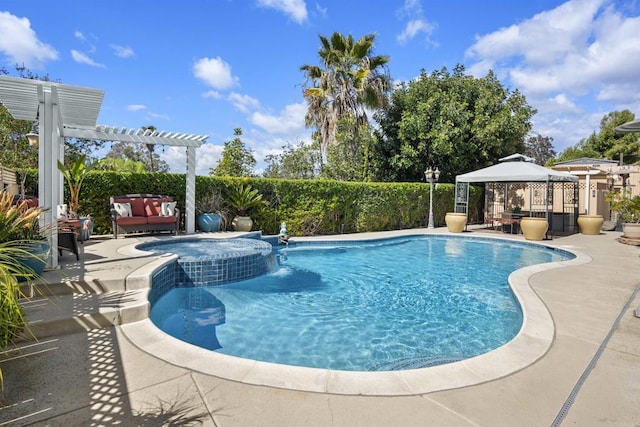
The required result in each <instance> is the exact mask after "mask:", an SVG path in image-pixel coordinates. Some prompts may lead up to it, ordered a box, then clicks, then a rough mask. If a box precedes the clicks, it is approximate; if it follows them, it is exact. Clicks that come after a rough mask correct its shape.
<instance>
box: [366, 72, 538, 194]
mask: <svg viewBox="0 0 640 427" xmlns="http://www.w3.org/2000/svg"><path fill="white" fill-rule="evenodd" d="M535 112H536V111H535V109H533V108H532V107H531V106H529V105H528V104H527V102H526V99H525V97H524V95H522V94H521V93H520V92H519V91H518V90H515V91H513V92H510V91H509V90H507V89H505V88H504V87H503V86H502V84H501V83H500V81H499V80H498V79H497V78H496V76H495V75H494V74H493V72H489V73H488V74H487V75H486V76H485V77H483V78H475V77H473V76H470V75H465V69H464V66H462V65H457V66H456V67H455V68H454V70H453V73H449V71H448V70H447V69H446V67H444V68H442V69H441V70H440V71H434V72H433V73H432V74H431V75H428V74H427V73H426V72H425V71H422V72H421V74H420V76H419V77H418V78H417V79H415V80H412V81H411V82H409V83H402V84H401V85H400V87H398V88H397V89H396V90H395V91H394V92H393V94H392V96H391V102H390V105H389V107H388V108H386V109H384V110H383V111H382V112H380V113H378V114H377V115H376V118H377V120H378V122H379V123H380V129H379V131H378V132H377V140H378V141H377V143H376V151H375V153H374V154H373V156H372V162H373V163H375V165H374V166H375V168H374V169H375V171H376V174H377V176H376V179H378V180H381V181H420V180H422V179H424V170H425V169H426V168H427V167H438V168H440V171H441V181H444V182H451V181H453V179H454V178H455V176H456V175H458V174H462V173H465V172H470V171H473V170H476V169H480V168H483V167H486V166H490V165H492V164H494V163H496V162H497V161H498V159H499V158H501V157H504V156H507V155H510V154H513V153H516V152H520V153H522V152H523V151H524V138H525V136H526V135H527V134H528V133H529V131H530V130H531V121H530V120H531V117H532V116H533V115H534V114H535Z"/></svg>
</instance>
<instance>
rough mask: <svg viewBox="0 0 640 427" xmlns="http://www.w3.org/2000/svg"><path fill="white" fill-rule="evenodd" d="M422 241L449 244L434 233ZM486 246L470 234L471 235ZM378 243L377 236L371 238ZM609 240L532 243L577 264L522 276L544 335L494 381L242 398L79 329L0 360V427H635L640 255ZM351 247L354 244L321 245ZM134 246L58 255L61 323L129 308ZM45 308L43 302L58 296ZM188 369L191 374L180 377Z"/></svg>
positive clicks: (125, 341)
mask: <svg viewBox="0 0 640 427" xmlns="http://www.w3.org/2000/svg"><path fill="white" fill-rule="evenodd" d="M425 232H428V230H425V229H420V230H405V231H403V232H393V233H390V234H392V235H398V234H415V233H425ZM433 232H434V233H444V234H447V231H446V228H438V229H435V230H433ZM492 234H493V233H491V232H485V231H484V230H481V229H475V230H474V232H473V233H469V235H470V236H475V235H483V236H484V235H487V236H489V235H492ZM384 235H388V234H387V233H375V234H372V235H371V236H375V237H380V236H384ZM493 235H495V234H493ZM619 235H620V234H619V233H616V232H607V233H602V234H600V235H598V236H584V235H579V234H578V235H573V236H568V237H562V238H555V239H554V240H551V241H545V242H544V243H545V244H548V245H549V246H554V247H560V248H566V249H570V250H576V251H578V252H580V253H582V254H584V255H586V257H587V262H586V263H585V264H575V265H569V266H566V267H562V268H556V269H547V270H541V271H536V272H534V273H533V274H532V275H528V276H527V279H526V280H527V282H528V284H529V285H530V287H531V289H532V291H533V293H535V294H537V296H538V297H539V298H540V300H541V301H542V303H543V304H544V306H546V309H548V312H549V313H550V317H551V319H552V321H553V325H554V326H555V329H554V332H553V334H552V337H551V342H550V346H548V349H547V350H545V351H544V352H543V353H542V355H541V357H540V358H538V359H537V360H536V361H535V362H534V363H532V364H529V365H527V366H523V367H521V368H519V369H518V370H516V372H513V373H510V374H507V375H506V376H502V377H501V378H499V379H495V380H484V381H480V382H479V383H478V384H476V385H471V386H465V387H461V388H453V389H449V390H445V391H431V392H424V393H420V394H413V395H405V396H359V395H340V394H335V393H317V392H308V391H294V390H290V389H287V388H286V385H287V384H295V383H296V382H297V381H298V379H297V378H296V375H295V373H293V375H291V378H286V374H285V375H283V374H282V373H278V374H277V375H279V376H280V377H281V378H280V380H281V381H282V384H283V386H282V388H276V387H266V386H261V385H250V384H246V383H243V382H240V381H234V380H228V379H223V378H220V376H216V375H209V374H207V373H206V372H207V371H208V370H209V367H208V366H206V364H203V362H202V360H193V361H192V360H187V359H188V358H189V354H190V353H189V352H188V351H185V352H183V353H178V354H176V353H175V352H174V353H173V354H174V357H175V361H174V363H169V362H166V361H165V360H162V359H160V358H158V357H156V356H153V355H151V354H150V353H149V352H148V351H144V350H142V348H141V347H144V345H142V346H141V345H140V341H139V339H134V340H132V339H131V337H132V333H131V330H132V329H136V328H139V327H140V325H142V324H143V323H144V322H146V321H145V320H142V321H138V322H132V323H128V324H125V325H123V326H116V327H108V328H94V329H90V328H92V326H95V323H100V322H99V320H96V318H95V317H92V318H83V317H82V316H77V318H76V323H77V324H78V325H77V326H78V328H77V329H79V330H83V329H90V330H88V331H81V332H74V330H75V329H73V328H72V329H70V330H69V329H65V328H62V327H61V329H60V332H61V334H59V335H53V336H50V337H46V338H41V339H40V340H39V342H31V343H27V342H22V343H19V344H18V345H17V346H16V348H15V349H12V350H10V351H8V352H6V353H5V354H4V355H3V356H2V357H0V368H1V369H2V371H3V375H4V382H5V388H4V401H3V402H2V405H1V406H2V408H1V409H0V426H1V425H5V424H11V425H111V424H118V423H119V424H122V425H142V424H144V425H162V424H163V423H167V422H169V421H173V422H174V423H175V424H178V425H181V424H188V423H189V422H196V421H200V422H202V425H215V426H253V425H265V426H271V425H278V426H289V425H301V424H304V425H308V426H315V425H318V426H325V425H345V426H354V425H367V426H371V425H393V426H404V425H407V426H413V425H445V426H449V425H451V426H512V425H518V426H529V425H530V426H545V425H585V426H591V425H603V426H604V425H606V426H616V425H620V426H637V425H639V424H640V319H639V318H637V317H635V316H634V312H633V311H634V310H635V308H636V307H638V306H640V296H639V295H638V293H637V291H636V289H637V286H638V283H640V274H639V273H640V259H639V258H638V256H639V255H640V252H639V251H640V249H639V248H638V247H635V246H629V245H623V244H620V243H619V242H617V241H616V238H617V237H619ZM504 236H505V237H508V238H512V239H516V240H522V237H521V236H511V235H504ZM222 237H233V235H232V234H225V235H223V236H222ZM349 237H355V236H332V237H329V238H333V239H341V240H344V239H347V238H349ZM357 237H366V235H365V236H363V235H358V236H357ZM501 237H503V236H502V235H501ZM143 240H145V241H146V240H147V239H142V238H126V239H118V240H114V239H92V240H91V241H89V242H87V243H86V244H85V245H84V247H83V248H82V250H83V254H82V259H81V261H80V262H75V261H74V259H73V257H72V256H68V255H66V254H65V256H64V257H63V260H69V261H68V262H65V263H64V264H63V268H62V270H61V271H59V272H52V273H47V274H48V279H49V281H51V282H52V283H55V282H56V280H55V279H53V278H52V277H54V278H55V277H58V278H60V277H66V278H68V279H64V281H66V282H67V284H66V287H67V288H69V287H72V288H74V290H75V293H74V294H72V296H71V297H68V296H67V297H63V296H61V297H60V299H59V301H60V302H59V303H58V307H59V310H61V311H64V310H68V311H70V312H73V313H77V314H81V313H82V312H83V310H85V309H87V308H90V307H94V306H95V305H96V304H98V305H99V307H100V309H101V310H102V311H101V313H103V314H104V317H105V320H108V319H109V318H110V316H112V315H113V314H114V313H113V312H111V311H110V310H109V307H110V303H111V302H112V303H111V305H113V306H115V305H116V304H115V301H116V300H118V301H122V299H123V298H129V297H128V296H127V292H130V295H131V297H130V298H131V299H134V298H135V297H134V296H133V294H134V290H128V291H124V292H122V291H118V290H117V289H118V286H122V282H123V281H124V279H125V278H129V279H134V277H132V276H135V274H136V272H137V271H139V270H140V269H141V268H144V266H145V265H146V264H147V263H149V262H150V261H154V260H156V259H157V257H149V256H142V257H139V258H132V257H131V254H130V253H128V252H127V251H128V250H127V249H126V248H125V247H128V246H130V245H131V244H132V243H135V242H139V241H143ZM151 258H153V259H151ZM154 262H161V261H154ZM57 281H62V280H57ZM131 283H136V280H133V281H132V282H131ZM56 286H57V285H52V287H54V288H55V287H56ZM53 291H54V293H57V292H56V290H55V289H53ZM123 295H124V296H123ZM52 299H53V301H54V303H55V301H56V300H57V297H52ZM31 303H33V304H34V305H36V304H39V301H37V299H34V300H33V301H32V302H31ZM35 311H36V312H37V308H35ZM136 315H137V314H136V313H135V312H134V313H133V315H132V316H134V317H135V316H136ZM131 320H135V319H134V318H131V319H129V321H131ZM105 323H107V324H108V323H109V322H107V321H105ZM69 332H74V333H69ZM151 341H153V340H151ZM153 345H154V344H153V342H151V346H153ZM156 345H157V344H156ZM147 350H149V349H148V348H147ZM191 362H193V364H194V365H195V367H191V368H185V367H182V366H180V365H185V366H186V365H189V364H190V363H191ZM198 363H200V364H201V366H200V367H199V368H198V367H197V365H198ZM494 365H501V364H500V363H494ZM444 366H446V365H444ZM489 368H492V369H495V370H499V369H501V366H489ZM428 369H433V368H428ZM293 371H295V370H292V372H293ZM428 381H429V380H428V379H423V382H428ZM422 385H424V384H422ZM571 403H572V405H570V404H571Z"/></svg>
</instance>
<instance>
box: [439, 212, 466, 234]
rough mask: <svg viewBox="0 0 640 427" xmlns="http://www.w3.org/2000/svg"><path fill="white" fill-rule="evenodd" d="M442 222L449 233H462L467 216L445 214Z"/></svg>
mask: <svg viewBox="0 0 640 427" xmlns="http://www.w3.org/2000/svg"><path fill="white" fill-rule="evenodd" d="M444 222H446V223H447V228H448V229H449V232H451V233H462V231H463V230H464V226H465V225H467V214H464V213H458V212H447V214H446V215H445V216H444Z"/></svg>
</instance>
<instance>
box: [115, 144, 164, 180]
mask: <svg viewBox="0 0 640 427" xmlns="http://www.w3.org/2000/svg"><path fill="white" fill-rule="evenodd" d="M106 157H107V158H110V159H121V160H126V161H131V162H140V163H142V164H143V165H144V167H145V169H146V171H148V172H163V173H164V172H168V171H169V165H168V164H167V162H165V161H164V160H162V159H160V156H159V155H158V154H157V153H155V152H153V151H151V150H149V149H148V148H147V147H146V144H137V143H133V142H117V143H114V144H113V145H112V146H111V149H110V150H109V152H108V153H107V155H106Z"/></svg>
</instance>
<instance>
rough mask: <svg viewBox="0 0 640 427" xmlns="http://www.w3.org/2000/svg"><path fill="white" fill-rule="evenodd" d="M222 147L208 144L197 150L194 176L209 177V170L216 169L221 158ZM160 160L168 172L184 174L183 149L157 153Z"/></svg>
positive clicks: (171, 149)
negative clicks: (166, 165) (166, 166)
mask: <svg viewBox="0 0 640 427" xmlns="http://www.w3.org/2000/svg"><path fill="white" fill-rule="evenodd" d="M223 148H224V147H223V146H222V145H214V144H212V143H210V142H206V143H204V144H202V145H201V146H200V147H199V148H197V156H196V175H209V169H210V168H214V167H216V165H217V164H218V161H219V160H220V158H221V157H222V149H223ZM158 154H160V158H161V159H162V160H164V161H165V162H167V164H168V165H169V170H170V171H171V172H174V173H185V172H186V170H187V154H186V148H185V147H173V146H172V147H167V148H166V149H165V152H164V153H162V152H161V150H160V151H158Z"/></svg>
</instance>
